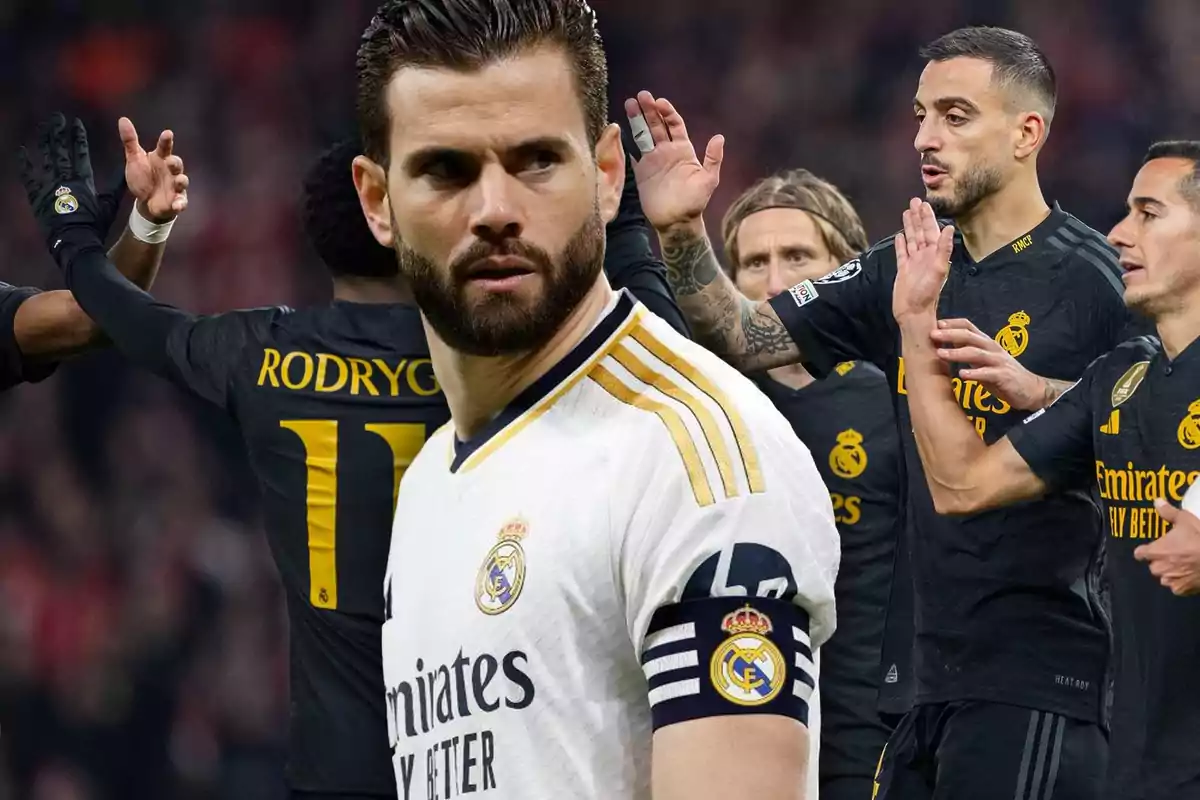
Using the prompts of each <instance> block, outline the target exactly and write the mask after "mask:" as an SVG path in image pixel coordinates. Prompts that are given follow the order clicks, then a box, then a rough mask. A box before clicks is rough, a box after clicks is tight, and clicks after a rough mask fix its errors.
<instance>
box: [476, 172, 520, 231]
mask: <svg viewBox="0 0 1200 800" xmlns="http://www.w3.org/2000/svg"><path fill="white" fill-rule="evenodd" d="M517 183H518V181H517V180H516V178H514V177H513V176H512V175H510V174H509V173H508V171H507V170H505V169H504V168H503V167H502V166H501V165H499V164H489V165H488V166H486V167H484V169H483V171H482V173H481V174H480V176H479V180H478V181H476V184H475V187H474V191H473V192H472V195H473V196H472V199H471V205H472V207H471V212H470V220H471V232H472V233H474V234H475V235H476V236H478V237H479V238H480V239H485V240H493V239H497V238H503V239H509V238H520V236H521V232H522V230H523V229H524V227H525V226H524V221H523V219H522V216H521V209H520V204H519V202H518V199H517V197H516V191H515V190H516V189H517V188H518V187H517Z"/></svg>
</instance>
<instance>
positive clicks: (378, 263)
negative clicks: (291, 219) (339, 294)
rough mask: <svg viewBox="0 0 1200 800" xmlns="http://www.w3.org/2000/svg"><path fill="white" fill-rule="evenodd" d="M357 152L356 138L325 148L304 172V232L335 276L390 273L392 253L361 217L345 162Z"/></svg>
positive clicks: (394, 268)
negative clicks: (305, 172) (376, 237)
mask: <svg viewBox="0 0 1200 800" xmlns="http://www.w3.org/2000/svg"><path fill="white" fill-rule="evenodd" d="M361 151H362V148H361V147H360V146H359V142H358V139H357V138H352V139H346V140H344V141H341V142H338V143H337V144H336V145H334V146H333V147H331V148H329V149H328V150H326V151H325V152H324V153H322V154H321V156H320V157H319V158H318V159H317V161H316V163H315V164H313V165H312V167H310V168H309V170H308V173H307V174H306V175H305V176H304V200H303V202H302V203H301V216H302V224H303V225H304V233H305V235H306V236H308V240H309V241H310V242H312V246H313V249H314V250H316V251H317V255H319V256H320V257H321V260H322V261H324V262H325V266H326V267H328V268H329V271H330V272H332V273H333V274H334V275H335V276H336V275H349V276H354V277H360V278H392V277H395V276H396V275H397V274H398V272H399V268H398V265H397V262H396V254H395V253H394V252H392V251H391V250H390V249H388V248H386V247H384V246H383V245H381V244H380V243H379V242H378V241H376V239H375V236H374V235H373V234H372V233H371V229H370V228H369V227H368V226H367V220H366V217H364V216H363V212H362V205H361V204H360V203H359V200H358V192H356V191H355V189H354V178H353V177H351V173H350V167H351V163H352V162H353V161H354V159H355V157H356V156H358V155H359V154H360V153H361Z"/></svg>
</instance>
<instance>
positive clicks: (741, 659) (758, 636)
mask: <svg viewBox="0 0 1200 800" xmlns="http://www.w3.org/2000/svg"><path fill="white" fill-rule="evenodd" d="M721 630H723V631H725V632H726V633H728V634H729V638H728V639H726V640H725V641H724V642H723V643H722V644H721V646H720V647H718V648H717V650H716V652H715V653H713V656H712V661H711V662H710V665H709V676H710V677H711V679H712V684H713V688H714V689H716V690H717V693H718V694H720V695H721V696H722V697H724V698H725V699H726V700H728V701H729V702H731V703H737V704H738V705H740V706H759V705H762V704H763V703H768V702H770V701H771V700H772V699H773V698H774V697H775V695H777V694H779V690H780V689H782V688H783V685H784V682H785V680H786V678H787V662H786V661H784V658H783V653H781V652H779V648H778V647H776V646H775V644H774V642H772V641H771V640H770V639H768V638H766V637H767V634H769V633H770V632H771V630H772V625H771V618H770V617H768V616H767V615H766V614H763V613H762V612H760V611H757V610H755V609H753V608H751V607H750V606H749V605H745V606H743V607H741V608H739V609H737V610H736V611H731V612H730V613H728V614H726V615H725V618H724V619H723V620H721Z"/></svg>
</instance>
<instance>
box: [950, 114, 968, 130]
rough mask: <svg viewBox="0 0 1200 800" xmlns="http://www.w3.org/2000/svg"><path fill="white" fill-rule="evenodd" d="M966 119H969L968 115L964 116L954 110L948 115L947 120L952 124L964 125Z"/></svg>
mask: <svg viewBox="0 0 1200 800" xmlns="http://www.w3.org/2000/svg"><path fill="white" fill-rule="evenodd" d="M966 121H967V118H966V117H964V116H963V115H962V114H957V113H955V112H953V111H951V112H950V113H949V114H947V115H946V122H947V123H948V124H950V125H954V126H958V125H962V124H963V123H965V122H966Z"/></svg>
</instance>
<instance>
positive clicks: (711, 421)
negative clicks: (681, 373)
mask: <svg viewBox="0 0 1200 800" xmlns="http://www.w3.org/2000/svg"><path fill="white" fill-rule="evenodd" d="M611 355H612V358H613V360H614V361H616V362H617V363H618V364H620V365H621V366H622V367H624V368H625V369H626V370H628V371H629V374H631V375H633V377H635V378H637V379H638V380H639V381H641V382H642V383H644V384H646V385H647V386H653V387H654V388H655V389H657V390H658V391H660V392H662V393H663V394H665V395H666V396H667V397H670V398H671V399H672V400H675V401H676V402H678V403H680V404H681V405H683V406H686V407H687V409H688V411H690V412H692V416H694V417H695V418H696V422H698V423H699V424H700V430H701V431H703V432H704V438H705V440H706V441H707V442H708V448H709V450H711V451H712V454H713V459H714V460H715V461H716V462H717V471H718V472H719V473H720V475H721V485H722V487H723V488H724V489H725V496H726V497H737V496H738V485H737V478H736V477H734V474H733V462H732V460H731V459H730V457H729V448H728V447H726V446H725V437H724V435H723V434H722V433H721V429H720V427H718V426H717V420H716V418H715V417H713V415H712V412H711V411H709V410H708V408H707V407H706V406H705V405H704V403H703V402H701V400H700V398H699V397H697V396H696V395H695V394H692V393H690V392H687V391H684V390H683V389H681V388H680V387H679V385H678V384H677V383H675V381H673V380H671V378H670V377H668V376H667V375H666V374H665V373H662V372H659V371H656V370H654V369H652V368H651V367H650V366H649V365H647V364H646V363H645V362H643V361H642V360H641V359H639V358H638V357H637V356H635V355H634V354H633V353H631V352H630V351H629V348H627V347H625V346H624V345H618V346H617V347H615V348H614V349H613V351H612V353H611Z"/></svg>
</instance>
